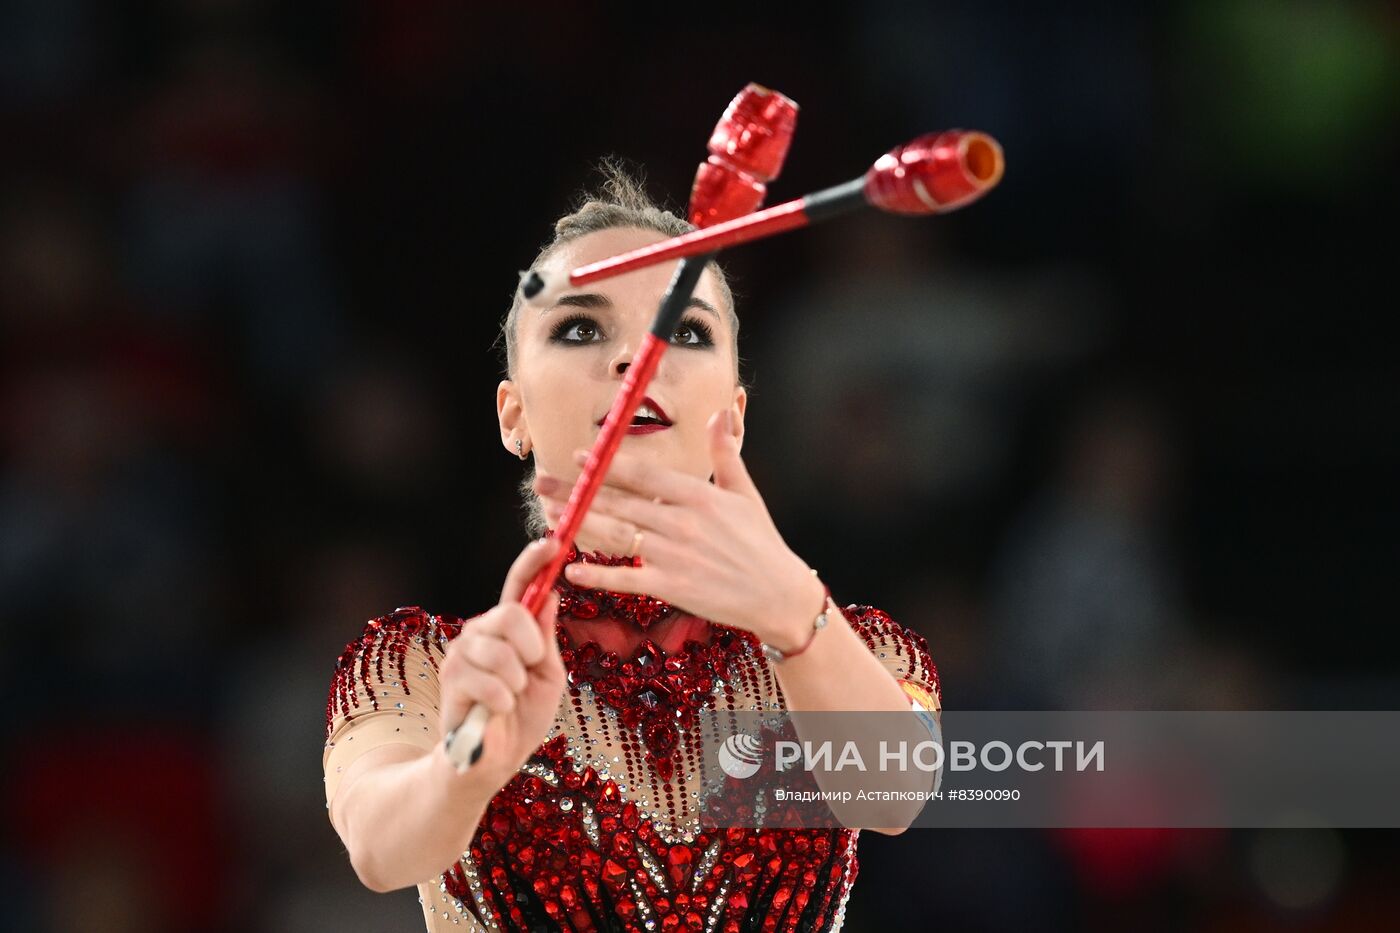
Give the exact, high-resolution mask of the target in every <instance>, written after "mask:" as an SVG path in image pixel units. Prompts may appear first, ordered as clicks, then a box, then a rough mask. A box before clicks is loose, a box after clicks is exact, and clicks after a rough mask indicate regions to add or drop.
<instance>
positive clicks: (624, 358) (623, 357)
mask: <svg viewBox="0 0 1400 933" xmlns="http://www.w3.org/2000/svg"><path fill="white" fill-rule="evenodd" d="M634 355H635V352H634V351H633V349H632V341H630V340H629V341H627V342H626V343H623V344H621V345H620V346H619V347H618V351H617V353H616V354H614V355H613V358H612V360H611V362H610V363H609V364H608V371H609V372H611V373H612V374H613V375H614V376H617V377H621V376H625V375H626V374H627V367H629V366H631V365H632V357H633V356H634Z"/></svg>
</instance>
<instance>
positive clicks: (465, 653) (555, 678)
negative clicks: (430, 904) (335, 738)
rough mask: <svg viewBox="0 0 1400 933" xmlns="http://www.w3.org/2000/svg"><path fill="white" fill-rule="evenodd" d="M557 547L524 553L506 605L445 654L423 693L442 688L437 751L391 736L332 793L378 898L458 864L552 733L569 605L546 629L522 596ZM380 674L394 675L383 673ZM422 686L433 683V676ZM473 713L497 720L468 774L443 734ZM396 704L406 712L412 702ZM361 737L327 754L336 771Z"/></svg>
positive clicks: (345, 835) (430, 734)
mask: <svg viewBox="0 0 1400 933" xmlns="http://www.w3.org/2000/svg"><path fill="white" fill-rule="evenodd" d="M557 547H558V542H556V541H549V542H547V543H539V542H537V543H535V544H534V545H531V546H530V547H527V548H526V549H525V550H524V551H522V552H521V555H520V556H519V557H517V558H516V561H515V563H514V564H513V565H512V566H511V570H510V573H509V575H508V576H507V578H506V584H505V586H504V587H503V588H502V591H501V601H500V603H499V604H497V605H496V606H495V607H494V608H492V609H491V610H489V611H488V612H486V613H484V614H483V615H481V616H479V617H477V618H475V619H472V620H470V621H469V622H468V623H467V624H466V625H465V626H464V627H463V629H462V631H461V633H460V634H459V635H457V637H456V638H453V639H452V640H451V642H450V643H449V645H448V647H447V649H446V653H445V655H444V656H443V660H442V662H441V664H440V665H439V666H438V667H439V669H438V671H437V680H436V682H434V681H433V680H431V679H430V680H427V681H425V683H424V685H422V686H420V687H419V691H420V694H419V695H421V692H423V691H426V690H427V689H428V685H429V684H434V683H435V684H436V686H437V687H439V688H440V690H439V692H440V709H439V714H440V716H439V721H438V722H437V723H436V727H437V728H436V730H435V731H433V724H424V725H423V727H422V728H423V733H422V735H421V736H419V738H421V739H423V740H425V741H426V742H428V743H430V744H428V746H427V748H424V747H423V745H422V744H414V743H412V742H405V741H402V740H401V739H399V738H397V737H394V738H388V739H387V740H385V741H382V742H380V743H379V744H374V745H373V747H371V748H368V749H365V750H363V751H361V752H360V753H359V754H358V755H355V757H354V758H353V760H350V763H349V764H348V765H346V766H345V771H344V773H343V774H340V775H339V783H338V784H337V785H335V786H333V787H332V786H330V785H328V787H327V792H328V793H329V794H331V795H332V796H331V797H330V800H329V807H330V820H331V824H332V825H333V826H334V827H335V831H336V832H337V833H338V834H339V836H340V839H341V841H342V842H343V843H344V844H345V848H346V851H347V852H348V853H349V855H350V863H351V865H352V866H353V867H354V869H355V874H356V875H357V876H358V877H359V879H360V881H361V882H363V883H364V885H365V886H366V887H368V888H370V889H371V890H374V891H380V892H385V891H394V890H397V889H399V888H404V887H409V886H411V885H416V884H420V883H422V882H424V881H427V880H429V879H431V878H434V877H435V876H437V875H439V874H441V873H442V872H443V871H444V870H445V869H447V868H449V867H450V866H452V865H453V864H455V863H456V862H457V860H458V859H460V858H461V856H462V853H463V852H465V851H466V850H467V848H468V846H469V845H470V844H471V840H472V837H473V836H474V835H475V833H476V828H477V824H478V823H479V822H480V821H481V817H482V814H483V813H485V811H486V807H487V805H488V804H489V803H490V801H491V798H492V797H493V796H495V794H496V792H497V791H499V790H500V789H501V788H502V787H504V786H505V785H506V783H507V782H508V781H509V780H510V779H511V778H512V777H513V776H514V775H515V774H516V772H517V771H519V769H520V766H521V765H522V764H524V763H525V761H526V760H528V758H529V757H530V755H531V754H532V753H533V752H534V750H535V749H536V748H538V747H539V744H540V742H541V741H543V739H544V737H545V735H546V733H547V732H548V731H549V727H550V725H551V724H552V723H553V721H554V716H555V713H556V712H557V710H558V708H559V699H560V696H561V694H562V692H563V685H564V667H563V662H562V661H561V660H560V657H559V645H558V643H557V641H556V640H555V637H554V620H555V616H556V613H557V611H558V605H559V596H558V593H557V592H551V593H550V595H549V597H548V600H547V602H546V605H545V608H544V609H543V610H542V611H541V614H540V618H539V619H536V618H534V617H533V616H531V615H530V613H529V612H528V611H527V610H526V609H525V607H524V606H523V605H521V604H520V602H519V598H520V596H521V594H522V593H523V591H524V589H525V586H526V584H527V583H529V581H530V580H531V579H532V578H533V577H534V575H535V573H536V572H537V571H538V570H539V568H540V567H542V566H544V564H546V563H548V561H549V559H550V557H551V556H552V555H553V553H554V551H555V549H556V548H557ZM400 663H404V662H402V661H401V662H400ZM424 663H425V664H426V663H427V662H426V661H425V662H424ZM381 667H383V668H385V669H386V670H387V673H380V668H381ZM364 669H365V673H364V674H363V675H361V676H364V677H371V676H373V677H375V678H377V679H378V682H377V683H376V684H375V685H374V686H375V687H376V689H378V688H382V687H385V685H384V683H383V681H386V680H388V679H389V678H390V677H394V676H395V674H394V672H393V670H392V668H391V667H389V666H387V665H383V664H382V663H375V664H370V663H369V662H368V661H367V660H366V661H365V662H364ZM421 676H423V677H428V676H429V674H428V672H427V671H425V672H424V673H423V674H422V675H421ZM394 686H395V687H397V686H398V682H397V680H395V681H394ZM355 689H361V688H360V687H358V686H357V687H356V688H355ZM475 704H481V705H484V706H485V707H486V708H487V709H488V710H489V711H490V712H491V713H492V716H491V718H490V720H489V722H488V723H487V726H486V732H485V736H484V744H483V750H482V755H481V757H480V758H479V759H478V760H477V762H476V763H475V764H474V765H472V767H471V768H469V769H468V770H467V771H466V772H465V773H463V774H459V773H458V772H457V769H456V766H454V765H453V764H452V763H451V762H450V761H449V760H448V758H447V754H446V752H445V750H444V748H443V744H442V736H443V735H445V734H446V733H447V730H449V729H452V728H455V727H456V726H457V725H458V724H460V723H461V721H462V719H463V718H464V717H465V716H466V713H467V711H468V710H469V709H470V708H471V707H472V706H473V705H475ZM398 705H399V708H400V709H403V703H400V704H398ZM398 715H399V716H404V712H400V713H399V714H398ZM410 715H411V712H410ZM419 715H420V716H422V715H423V714H422V713H420V714H419ZM389 721H390V722H396V721H398V720H397V719H396V718H394V719H390V720H389ZM410 721H414V722H416V720H410ZM394 731H395V732H398V729H397V728H396V729H395V730H394ZM360 735H361V736H362V737H361V744H363V743H364V742H365V740H366V737H368V738H369V741H371V742H374V741H375V736H374V735H373V734H371V733H363V732H362V733H360ZM415 735H417V733H415ZM353 738H354V736H353V735H350V736H347V737H346V738H345V740H344V742H342V743H341V744H340V747H339V748H335V749H334V750H333V751H331V752H328V754H327V758H326V767H327V768H328V769H329V768H330V767H331V765H332V764H333V761H332V758H331V756H332V755H334V754H345V752H344V750H345V749H346V748H348V745H347V744H345V743H348V742H350V741H352V740H353ZM327 748H328V749H332V746H331V745H329V744H328V746H327ZM343 760H344V759H343Z"/></svg>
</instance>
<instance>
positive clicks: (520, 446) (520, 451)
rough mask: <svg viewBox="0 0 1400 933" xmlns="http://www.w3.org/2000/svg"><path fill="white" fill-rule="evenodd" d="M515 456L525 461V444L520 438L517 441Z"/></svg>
mask: <svg viewBox="0 0 1400 933" xmlns="http://www.w3.org/2000/svg"><path fill="white" fill-rule="evenodd" d="M515 455H516V456H517V457H519V458H520V459H521V460H524V459H525V442H524V441H523V440H521V439H520V438H518V437H517V438H516V439H515Z"/></svg>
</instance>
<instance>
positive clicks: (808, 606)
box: [760, 568, 837, 664]
mask: <svg viewBox="0 0 1400 933" xmlns="http://www.w3.org/2000/svg"><path fill="white" fill-rule="evenodd" d="M808 572H809V574H810V579H809V580H807V581H806V585H805V587H804V595H803V596H802V597H801V598H800V600H798V601H797V602H796V603H794V605H796V606H800V607H801V608H800V609H798V610H797V611H796V612H795V613H794V614H792V615H791V616H790V617H789V621H788V622H787V623H786V624H785V625H783V626H782V628H781V631H779V632H775V633H774V634H773V635H771V636H770V637H768V638H765V639H764V640H763V641H762V642H761V643H760V647H761V649H762V651H763V655H764V657H766V658H767V659H768V661H769V663H771V664H780V663H782V662H783V661H785V660H787V659H788V658H792V657H796V656H797V655H799V654H802V653H803V652H804V651H806V650H807V648H808V647H810V646H811V644H812V642H813V641H814V640H815V639H816V637H817V634H818V632H820V631H821V630H822V629H823V628H825V627H826V625H827V623H828V622H829V621H830V620H831V618H832V616H833V614H834V613H835V612H836V611H837V609H836V604H835V602H834V601H833V600H832V599H831V589H830V588H829V587H828V586H826V584H824V583H822V581H821V579H820V578H819V577H818V576H817V571H816V570H814V569H810V568H809V571H808Z"/></svg>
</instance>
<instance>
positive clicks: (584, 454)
mask: <svg viewBox="0 0 1400 933" xmlns="http://www.w3.org/2000/svg"><path fill="white" fill-rule="evenodd" d="M587 462H588V451H586V450H576V451H574V463H577V464H580V465H582V464H585V463H587Z"/></svg>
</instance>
